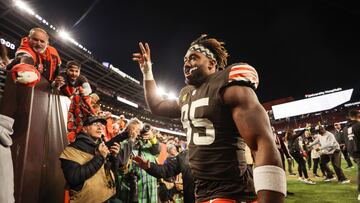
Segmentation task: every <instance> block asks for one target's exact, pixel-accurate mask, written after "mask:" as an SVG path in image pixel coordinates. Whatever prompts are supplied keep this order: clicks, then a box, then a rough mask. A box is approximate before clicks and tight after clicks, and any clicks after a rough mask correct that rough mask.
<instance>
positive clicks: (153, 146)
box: [115, 118, 160, 203]
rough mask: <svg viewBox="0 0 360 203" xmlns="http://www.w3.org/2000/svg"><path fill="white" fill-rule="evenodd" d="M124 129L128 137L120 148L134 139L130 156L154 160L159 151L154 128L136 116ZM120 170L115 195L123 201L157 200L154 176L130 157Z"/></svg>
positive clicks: (146, 202)
mask: <svg viewBox="0 0 360 203" xmlns="http://www.w3.org/2000/svg"><path fill="white" fill-rule="evenodd" d="M125 131H127V132H128V133H129V137H130V139H129V140H125V141H123V142H122V143H121V146H122V148H123V146H125V145H126V144H127V143H128V142H131V140H135V143H134V146H133V149H132V152H131V154H132V156H141V157H143V158H144V159H147V160H150V161H152V162H156V157H157V155H158V154H159V153H160V145H159V142H158V141H157V139H156V136H155V134H156V131H155V129H153V128H152V127H151V126H150V125H148V124H143V123H142V122H141V121H140V120H138V119H137V118H133V119H131V120H130V121H129V123H128V126H127V127H126V130H125ZM115 138H116V137H115ZM121 172H122V175H121V176H119V177H120V178H121V180H120V187H119V194H118V195H117V196H118V198H119V199H121V200H122V201H123V202H142V203H153V202H157V199H158V192H157V179H156V178H154V177H152V176H150V175H148V174H147V173H146V171H144V170H143V169H141V168H139V167H138V166H136V165H135V164H133V163H132V159H131V160H130V161H129V164H128V165H127V166H126V167H124V168H122V170H121Z"/></svg>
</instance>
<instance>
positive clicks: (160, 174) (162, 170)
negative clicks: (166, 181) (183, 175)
mask: <svg viewBox="0 0 360 203" xmlns="http://www.w3.org/2000/svg"><path fill="white" fill-rule="evenodd" d="M146 172H147V173H148V174H150V175H151V176H154V177H156V178H170V177H173V176H176V175H178V174H179V173H180V172H181V166H180V161H179V157H176V159H170V160H168V161H167V162H166V163H165V164H164V165H157V164H155V163H153V162H151V163H150V168H149V169H147V170H146Z"/></svg>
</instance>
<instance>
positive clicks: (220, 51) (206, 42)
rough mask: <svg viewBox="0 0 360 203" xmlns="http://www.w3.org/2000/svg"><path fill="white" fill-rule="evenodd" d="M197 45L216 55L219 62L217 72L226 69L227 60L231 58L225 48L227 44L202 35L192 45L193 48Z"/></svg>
mask: <svg viewBox="0 0 360 203" xmlns="http://www.w3.org/2000/svg"><path fill="white" fill-rule="evenodd" d="M196 44H198V45H202V46H204V47H205V48H207V49H209V50H210V51H211V52H212V53H213V54H214V56H215V59H216V62H217V65H216V69H217V70H223V69H225V66H226V65H227V58H228V57H229V54H228V53H227V50H226V49H225V47H224V45H225V42H222V41H219V40H217V39H215V38H212V37H209V36H208V35H207V34H202V35H201V36H200V37H199V38H197V39H196V40H194V41H193V42H192V43H191V46H193V45H196Z"/></svg>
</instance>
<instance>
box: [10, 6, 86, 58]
mask: <svg viewBox="0 0 360 203" xmlns="http://www.w3.org/2000/svg"><path fill="white" fill-rule="evenodd" d="M14 5H15V6H16V7H17V8H19V10H21V11H25V12H26V13H28V14H30V15H32V16H34V17H35V18H36V19H37V20H38V21H39V22H40V23H42V24H44V25H46V26H47V27H48V28H49V29H51V30H54V31H55V32H57V33H59V35H60V37H61V38H62V39H64V40H67V41H70V42H71V43H73V44H75V45H76V46H77V47H79V48H80V49H82V50H83V51H84V52H86V53H88V54H91V51H90V50H88V49H87V48H85V47H84V46H83V45H81V44H79V43H78V42H77V41H76V40H74V39H73V38H71V36H70V35H69V34H68V33H67V32H65V31H64V30H59V29H56V27H55V26H54V25H52V24H50V23H49V22H48V21H47V20H46V19H44V18H43V17H41V16H40V15H38V14H37V13H35V12H34V11H33V10H32V9H31V8H30V6H29V5H27V4H26V3H25V2H23V1H20V0H14Z"/></svg>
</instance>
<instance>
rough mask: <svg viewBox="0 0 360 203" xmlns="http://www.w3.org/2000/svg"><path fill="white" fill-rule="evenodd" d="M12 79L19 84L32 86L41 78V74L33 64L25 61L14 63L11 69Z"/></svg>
mask: <svg viewBox="0 0 360 203" xmlns="http://www.w3.org/2000/svg"><path fill="white" fill-rule="evenodd" d="M11 75H12V79H13V80H14V81H15V82H16V83H19V84H21V85H24V86H27V87H34V86H35V85H36V84H37V83H38V82H39V81H40V79H41V75H40V73H39V71H38V70H36V68H35V67H34V66H33V65H30V64H26V63H19V64H16V65H15V66H14V67H13V68H12V69H11Z"/></svg>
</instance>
